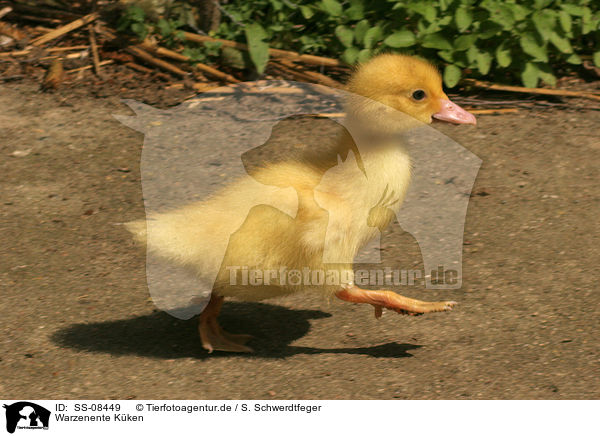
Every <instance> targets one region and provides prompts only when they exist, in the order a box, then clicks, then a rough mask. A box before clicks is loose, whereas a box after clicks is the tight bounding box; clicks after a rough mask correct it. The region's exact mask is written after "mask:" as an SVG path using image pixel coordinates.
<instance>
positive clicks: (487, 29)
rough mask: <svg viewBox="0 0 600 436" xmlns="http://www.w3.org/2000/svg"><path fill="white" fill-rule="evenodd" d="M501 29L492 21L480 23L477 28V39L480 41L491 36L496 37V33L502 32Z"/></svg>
mask: <svg viewBox="0 0 600 436" xmlns="http://www.w3.org/2000/svg"><path fill="white" fill-rule="evenodd" d="M502 29H503V27H502V26H501V25H500V24H498V23H494V22H493V21H489V20H486V21H484V22H482V23H481V26H480V28H479V32H480V33H479V38H480V39H489V38H491V37H493V36H496V35H497V34H498V33H500V32H502Z"/></svg>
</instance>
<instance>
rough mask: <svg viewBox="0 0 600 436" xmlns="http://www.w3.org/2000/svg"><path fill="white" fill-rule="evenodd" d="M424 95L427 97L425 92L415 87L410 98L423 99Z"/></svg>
mask: <svg viewBox="0 0 600 436" xmlns="http://www.w3.org/2000/svg"><path fill="white" fill-rule="evenodd" d="M425 97H427V94H426V93H425V91H423V90H422V89H417V90H416V91H415V92H413V93H412V98H413V99H414V100H417V101H419V100H423V99H424V98H425Z"/></svg>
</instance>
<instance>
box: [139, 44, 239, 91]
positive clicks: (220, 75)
mask: <svg viewBox="0 0 600 436" xmlns="http://www.w3.org/2000/svg"><path fill="white" fill-rule="evenodd" d="M142 47H144V49H146V50H149V51H151V52H153V53H154V54H156V55H159V56H164V57H167V58H171V59H175V60H177V61H180V62H188V61H190V60H191V59H190V57H189V56H185V55H182V54H181V53H177V52H176V51H173V50H169V49H167V48H164V47H159V46H154V45H152V44H151V43H149V42H147V41H144V42H143V43H142ZM194 68H196V69H197V70H199V71H201V72H203V73H206V74H208V75H210V76H213V77H215V78H217V79H219V80H222V81H224V82H229V83H240V81H239V80H238V79H236V78H235V77H233V76H232V75H230V74H227V73H224V72H222V71H219V70H217V69H216V68H213V67H211V66H209V65H206V64H203V63H201V62H196V63H194Z"/></svg>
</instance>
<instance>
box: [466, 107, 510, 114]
mask: <svg viewBox="0 0 600 436" xmlns="http://www.w3.org/2000/svg"><path fill="white" fill-rule="evenodd" d="M469 112H471V113H472V114H474V115H501V114H515V113H518V112H519V109H517V108H505V109H469Z"/></svg>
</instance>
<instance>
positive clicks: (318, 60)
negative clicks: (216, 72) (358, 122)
mask: <svg viewBox="0 0 600 436" xmlns="http://www.w3.org/2000/svg"><path fill="white" fill-rule="evenodd" d="M183 34H184V37H185V39H187V40H188V41H193V42H220V43H221V44H222V45H223V46H224V47H233V48H237V49H239V50H248V46H247V45H246V44H243V43H241V42H235V41H229V40H227V39H219V38H211V37H210V36H205V35H197V34H195V33H190V32H183ZM269 55H271V56H273V57H279V58H285V59H289V60H292V61H294V62H302V63H305V64H311V65H322V66H328V67H339V66H342V65H343V64H342V63H341V62H340V61H338V60H337V59H332V58H326V57H322V56H313V55H305V54H300V53H296V52H294V51H288V50H279V49H276V48H270V49H269Z"/></svg>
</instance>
